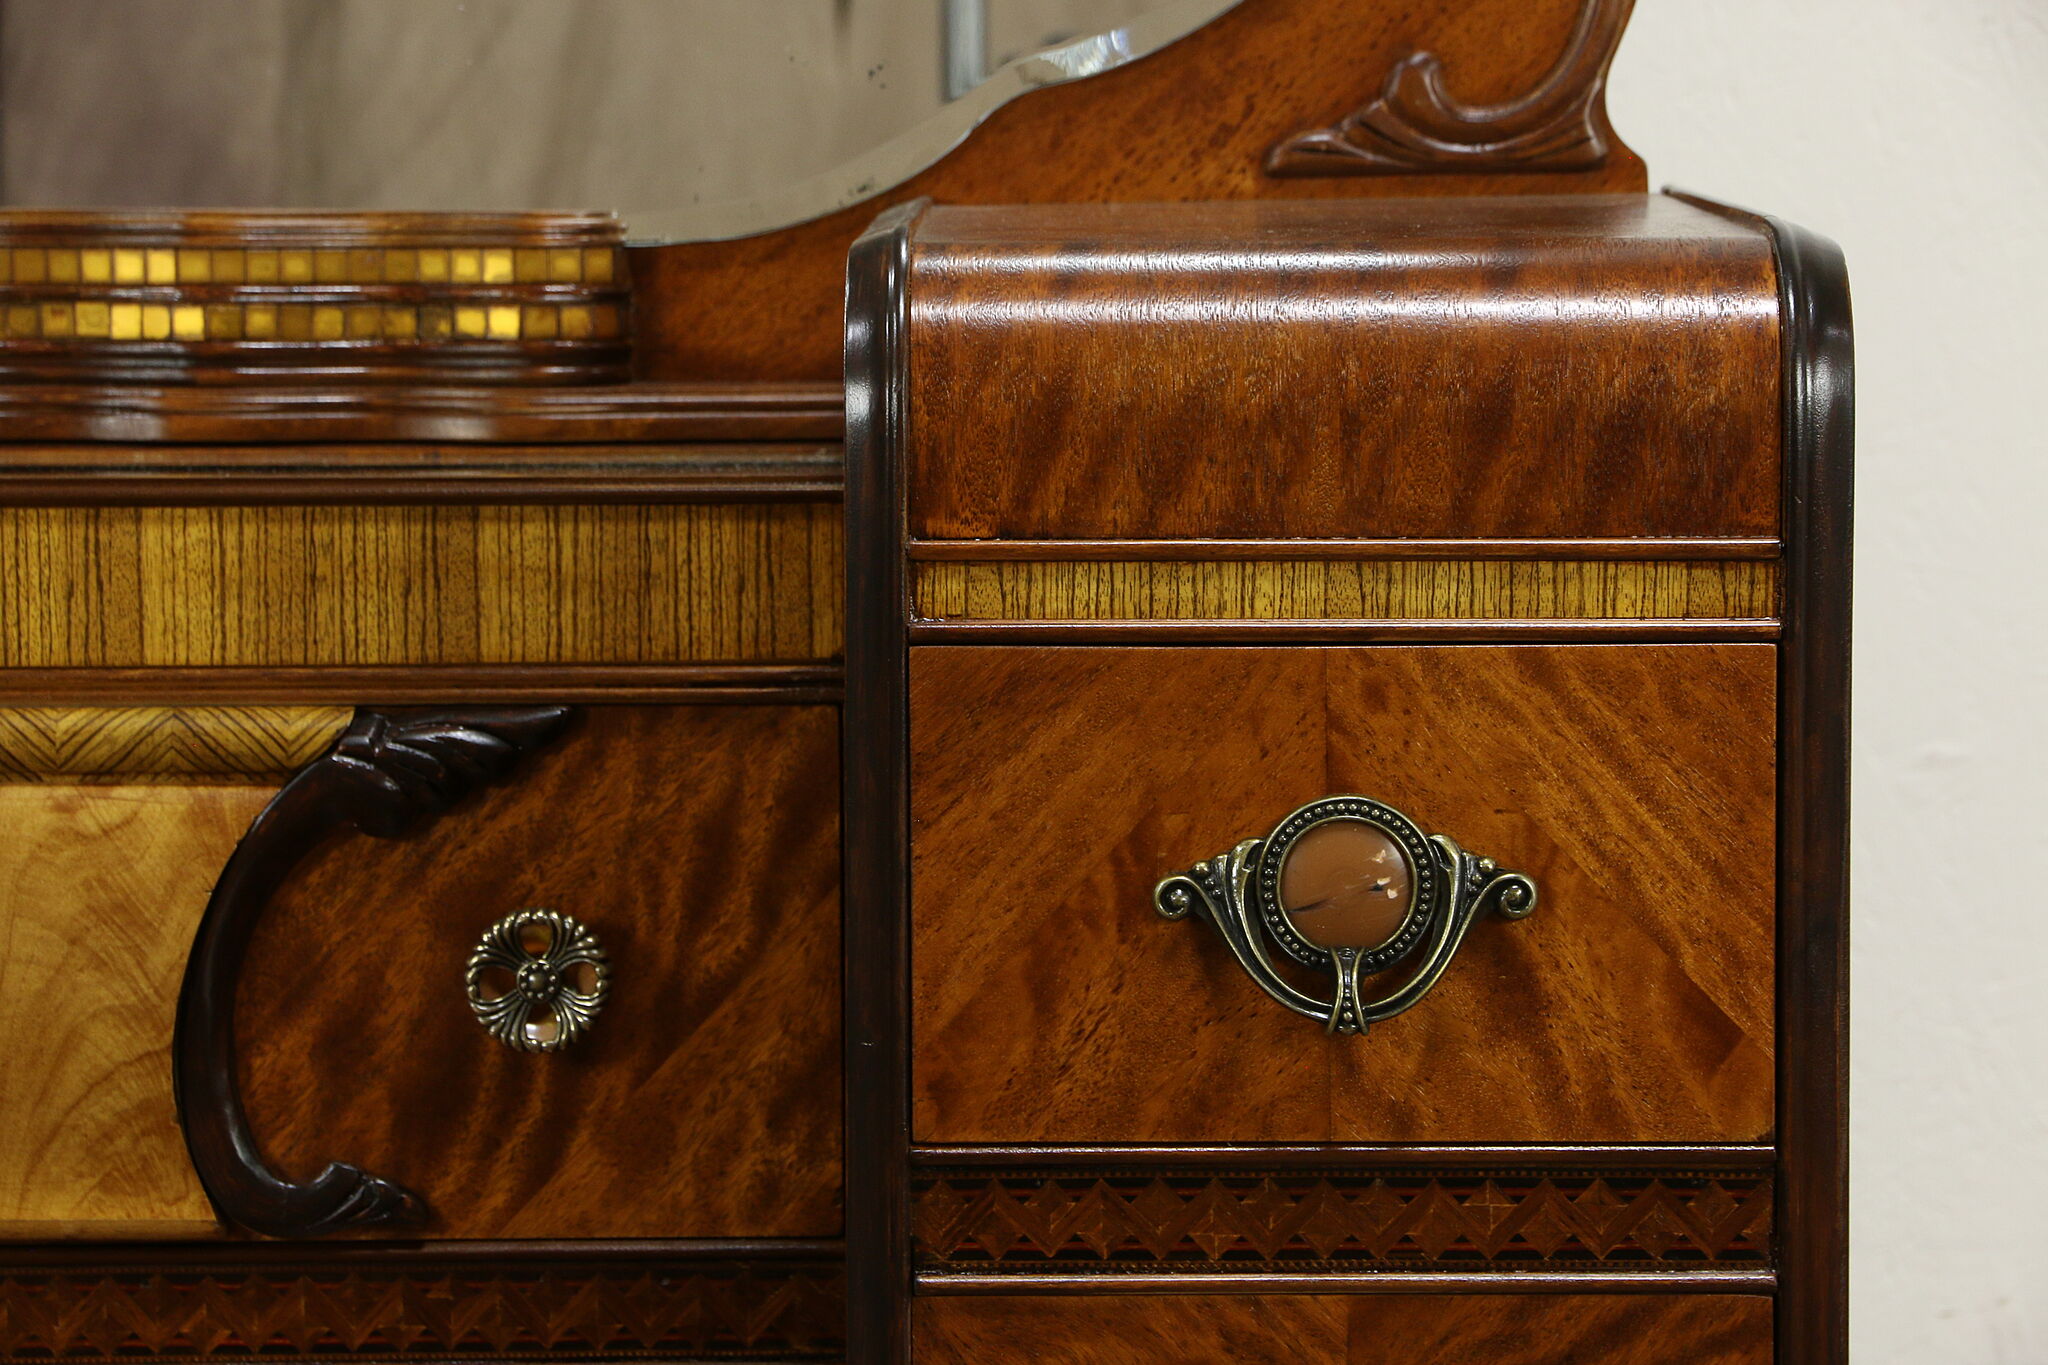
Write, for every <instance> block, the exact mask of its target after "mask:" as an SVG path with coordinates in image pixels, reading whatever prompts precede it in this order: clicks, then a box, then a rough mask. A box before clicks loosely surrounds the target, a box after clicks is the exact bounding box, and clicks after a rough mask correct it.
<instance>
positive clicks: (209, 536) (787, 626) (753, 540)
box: [0, 503, 842, 668]
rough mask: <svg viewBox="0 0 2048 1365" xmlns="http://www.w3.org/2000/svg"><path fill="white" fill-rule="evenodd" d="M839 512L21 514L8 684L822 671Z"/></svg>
mask: <svg viewBox="0 0 2048 1365" xmlns="http://www.w3.org/2000/svg"><path fill="white" fill-rule="evenodd" d="M840 540H841V531H840V516H839V508H838V507H837V506H836V505H833V504H823V503H803V504H750V505H728V504H713V505H690V504H679V505H661V506H646V507H636V506H622V505H611V506H580V507H579V506H488V507H463V506H441V507H404V506H395V507H352V506H334V507H206V508H189V507H183V508H180V507H140V508H116V507H108V508H61V507H58V508H34V507H31V508H18V507H17V508H0V666H4V667H7V668H81V667H138V666H154V667H215V668H226V667H262V666H276V667H291V666H319V665H327V666H367V665H399V664H415V665H435V664H520V663H560V664H673V663H688V662H713V661H716V662H743V661H767V660H778V661H792V662H794V661H807V660H820V659H830V658H834V657H836V656H837V655H838V653H839V641H840V615H841V610H842V605H841V591H840V581H841V570H840Z"/></svg>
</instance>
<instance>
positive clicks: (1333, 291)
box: [906, 195, 1779, 540]
mask: <svg viewBox="0 0 2048 1365" xmlns="http://www.w3.org/2000/svg"><path fill="white" fill-rule="evenodd" d="M912 250H913V253H914V265H913V269H914V270H915V276H914V284H913V287H912V289H911V291H910V324H909V325H910V335H909V342H908V344H909V346H910V348H911V351H912V354H913V355H914V357H915V358H914V361H913V363H912V365H911V367H910V408H909V415H908V416H909V431H908V441H907V451H906V458H907V460H908V465H909V471H910V474H909V477H910V483H911V494H910V509H911V510H910V526H911V532H912V534H913V535H916V536H920V537H927V538H931V539H943V538H997V539H1005V538H1026V539H1055V540H1057V539H1088V538H1091V537H1110V538H1147V539H1155V540H1158V539H1166V540H1171V539H1178V538H1194V539H1208V538H1219V537H1220V538H1251V537H1277V538H1293V537H1300V538H1313V537H1390V538H1391V537H1418V536H1419V537H1457V536H1473V537H1509V536H1514V537H1523V536H1528V537H1576V536H1591V537H1611V536H1656V537H1673V536H1690V537H1738V536H1769V535H1774V534H1775V533H1776V531H1777V526H1778V491H1779V489H1778V485H1779V473H1778V469H1779V463H1778V429H1779V411H1778V408H1779V393H1778V386H1779V377H1778V364H1777V357H1778V348H1779V338H1778V303H1777V282H1776V274H1775V271H1774V269H1773V266H1772V262H1771V248H1770V242H1769V240H1768V238H1767V236H1766V235H1765V234H1764V233H1762V232H1761V231H1758V230H1756V229H1754V228H1751V227H1748V226H1745V225H1742V224H1739V223H1736V222H1734V221H1732V220H1730V219H1728V218H1726V217H1724V216H1721V215H1719V214H1714V213H1709V212H1707V211H1705V210H1703V209H1700V208H1696V207H1694V206H1692V205H1690V204H1687V203H1684V202H1682V201H1679V200H1677V199H1673V198H1670V197H1668V196H1661V195H1660V196H1649V197H1645V196H1640V195H1635V196H1578V197H1568V198H1546V199H1526V198H1524V199H1478V200H1473V199H1458V200H1433V201H1402V202H1379V203H1370V204H1341V205H1340V204H1328V203H1323V204H1271V203H1251V204H1228V203H1226V204H1203V205H1172V206H1161V205H1109V206H1099V205H1071V206H1054V207H1042V208H1024V209H965V208H946V207H934V208H932V209H931V210H929V211H928V212H927V213H926V214H925V215H924V217H923V218H922V220H921V221H920V222H919V225H918V230H917V233H916V237H915V240H914V243H913V247H912Z"/></svg>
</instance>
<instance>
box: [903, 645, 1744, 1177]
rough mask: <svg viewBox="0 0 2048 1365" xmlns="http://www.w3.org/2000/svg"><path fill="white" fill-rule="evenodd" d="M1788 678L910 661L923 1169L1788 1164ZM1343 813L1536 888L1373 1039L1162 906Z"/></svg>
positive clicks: (1238, 655) (1582, 666)
mask: <svg viewBox="0 0 2048 1365" xmlns="http://www.w3.org/2000/svg"><path fill="white" fill-rule="evenodd" d="M1775 666H1776V650H1775V648H1774V647H1772V646H1768V645H1741V644H1736V645H1668V646H1665V645H1659V646H1651V645H1627V646H1621V645H1615V646H1597V645H1596V646H1584V645H1580V646H1478V645H1448V646H1381V647H1362V648H1327V649H1326V648H1292V649H1259V648H1246V649H1232V648H1199V649H1190V648H1179V649H1175V648H1165V649H1146V648H1121V647H1106V646H1105V647H1079V648H1074V647H1069V648H1024V647H1015V648H982V647H967V646H950V645H948V646H920V647H915V648H913V649H912V650H911V666H910V708H909V709H910V715H911V730H910V735H911V775H910V793H911V795H910V809H911V850H912V855H911V863H912V867H911V975H912V982H911V1000H912V1020H911V1038H912V1055H911V1070H912V1105H913V1110H912V1118H913V1123H912V1137H913V1140H914V1141H916V1142H920V1143H928V1144H949V1143H969V1144H971V1143H1055V1144H1056V1143H1176V1142H1217V1143H1233V1142H1366V1143H1378V1142H1417V1143H1449V1144H1455V1143H1525V1144H1540V1143H1633V1142H1662V1143H1681V1142H1692V1143H1722V1142H1750V1141H1755V1140H1757V1139H1760V1138H1765V1137H1767V1136H1768V1134H1769V1133H1770V1131H1771V1128H1772V1122H1773V1121H1772V1113H1773V1092H1774V1086H1773V1070H1772V1052H1773V1038H1772V1027H1773V1004H1772V988H1773V986H1772V967H1773V946H1772V940H1773V928H1774V910H1773V903H1774V889H1773V878H1774V874H1775V864H1774V857H1773V838H1774V804H1773V803H1774V780H1775V779H1774V765H1775V746H1776V739H1775V721H1774V716H1775V696H1774V689H1775V683H1774V670H1775ZM1333 793H1361V794H1364V795H1368V796H1372V797H1375V798H1377V799H1379V800H1381V801H1384V802H1387V803H1389V804H1390V805H1392V806H1395V807H1397V808H1399V809H1400V810H1402V811H1404V812H1406V813H1407V814H1408V815H1410V816H1412V817H1414V818H1415V819H1416V820H1417V821H1419V822H1420V823H1421V824H1422V825H1423V827H1424V828H1426V829H1427V830H1429V831H1432V832H1443V833H1446V834H1448V835H1450V836H1451V837H1453V838H1455V839H1456V840H1458V841H1459V842H1460V843H1461V844H1463V845H1464V846H1465V847H1466V848H1467V849H1470V850H1472V851H1473V852H1475V853H1480V854H1486V855H1489V856H1492V857H1494V858H1497V859H1499V861H1500V862H1501V864H1502V865H1503V866H1507V867H1512V868H1514V869H1516V870H1518V871H1521V872H1524V873H1527V874H1529V875H1530V876H1532V877H1533V878H1534V879H1535V881H1536V883H1537V885H1538V886H1539V888H1540V890H1541V904H1540V909H1539V911H1538V913H1536V914H1535V915H1533V916H1532V917H1530V918H1529V919H1527V920H1526V921H1521V922H1514V923H1510V922H1507V921H1505V920H1502V919H1498V918H1494V917H1490V916H1489V917H1486V918H1483V919H1481V920H1480V921H1479V922H1478V923H1477V924H1476V925H1475V927H1474V928H1473V929H1472V930H1471V932H1470V934H1469V935H1468V936H1467V938H1466V939H1465V941H1464V944H1463V946H1462V947H1461V948H1460V949H1459V950H1458V952H1457V954H1456V956H1455V958H1454V959H1453V960H1452V961H1451V963H1450V966H1449V968H1448V970H1447V971H1446V972H1445V974H1444V975H1443V977H1442V979H1441V981H1440V982H1439V984H1438V985H1437V986H1436V987H1435V989H1434V990H1433V991H1432V992H1431V993H1430V994H1428V995H1427V996H1426V997H1425V998H1424V999H1423V1000H1422V1001H1421V1003H1420V1004H1418V1005H1416V1006H1415V1007H1414V1008H1413V1009H1411V1010H1409V1011H1408V1012H1407V1013H1405V1014H1402V1015H1400V1016H1398V1017H1396V1018H1393V1019H1390V1020H1387V1021H1385V1022H1382V1023H1379V1024H1376V1025H1374V1026H1373V1027H1372V1028H1371V1029H1370V1030H1369V1031H1368V1032H1367V1034H1366V1035H1365V1036H1363V1037H1342V1036H1338V1037H1332V1036H1329V1035H1327V1034H1326V1033H1325V1032H1324V1030H1323V1029H1322V1028H1321V1027H1319V1026H1318V1025H1317V1024H1316V1023H1314V1022H1313V1021H1311V1020H1307V1019H1303V1018H1300V1017H1298V1016H1297V1015H1295V1014H1293V1013H1290V1012H1289V1011H1288V1010H1286V1009H1283V1008H1281V1007H1280V1006H1279V1005H1278V1004H1276V1003H1275V1002H1274V1001H1273V1000H1271V999H1269V998H1268V997H1267V996H1266V995H1264V994H1262V993H1261V991H1260V990H1259V989H1258V988H1257V987H1256V986H1255V985H1254V984H1253V982H1252V981H1251V979H1250V978H1249V977H1248V976H1247V974H1246V973H1245V972H1244V971H1243V970H1241V969H1240V967H1239V966H1238V964H1237V962H1236V961H1235V960H1234V959H1233V958H1232V956H1231V954H1230V952H1229V951H1228V950H1227V949H1226V948H1225V946H1224V944H1223V942H1222V941H1221V940H1220V938H1219V937H1218V936H1217V935H1216V934H1214V933H1212V932H1211V931H1210V930H1209V928H1208V927H1207V926H1205V925H1203V924H1200V923H1199V922H1196V921H1194V920H1192V919H1191V920H1188V921H1183V922H1180V923H1171V922H1167V921H1164V920H1162V919H1161V918H1160V916H1159V914H1158V913H1157V912H1156V911H1155V909H1154V905H1153V900H1152V894H1153V888H1154V884H1155V883H1156V882H1157V881H1158V880H1159V879H1160V878H1162V877H1164V876H1166V875H1168V874H1170V873H1175V872H1179V871H1182V870H1184V869H1186V868H1188V867H1189V866H1190V865H1191V864H1193V863H1195V862H1196V861H1197V860H1199V859H1204V858H1209V857H1211V856H1213V855H1216V854H1218V853H1221V852H1223V851H1225V850H1228V849H1230V848H1231V847H1232V846H1233V845H1234V844H1236V843H1237V842H1238V841H1239V840H1243V839H1248V838H1255V837H1259V836H1261V835H1264V834H1265V833H1267V832H1268V831H1269V830H1270V829H1271V828H1272V827H1273V826H1274V825H1275V824H1276V823H1277V822H1278V821H1279V820H1280V819H1281V818H1282V817H1283V816H1285V815H1286V814H1287V813H1288V812H1289V811H1291V810H1293V809H1295V808H1296V807H1297V806H1300V805H1302V804H1303V803H1305V802H1309V801H1312V800H1315V799H1317V798H1320V797H1323V796H1327V795H1330V794H1333Z"/></svg>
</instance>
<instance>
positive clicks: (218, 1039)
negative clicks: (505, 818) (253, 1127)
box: [173, 706, 569, 1237]
mask: <svg viewBox="0 0 2048 1365" xmlns="http://www.w3.org/2000/svg"><path fill="white" fill-rule="evenodd" d="M568 716H569V708H567V707H563V706H528V707H514V708H507V709H502V710H487V711H485V710H480V711H463V712H438V713H434V714H429V715H418V716H408V717H405V718H402V719H395V718H391V717H387V716H383V715H379V714H377V713H375V712H368V711H365V712H359V713H358V714H357V715H356V718H355V720H354V721H353V722H352V723H351V724H350V725H349V727H348V729H347V730H345V731H343V732H342V735H341V737H340V738H339V739H337V740H336V741H335V742H334V746H333V747H332V748H331V749H329V750H328V751H327V752H326V753H325V754H323V755H321V756H320V757H319V758H318V759H316V760H314V761H313V762H312V763H311V764H309V765H308V766H306V767H305V768H304V769H302V770H301V771H300V772H299V773H298V775H297V776H295V777H293V778H292V780H291V781H289V782H287V783H286V784H285V785H284V788H283V789H282V790H281V791H279V792H278V794H277V796H276V798H275V799H273V800H272V801H271V803H270V804H269V805H268V806H266V807H265V808H264V810H263V812H262V814H260V815H258V816H257V817H256V819H255V822H254V823H252V824H251V825H250V826H249V832H248V833H247V834H245V835H244V836H243V837H242V842H241V843H240V845H238V846H237V847H236V849H235V852H234V856H233V857H231V858H229V859H228V863H227V867H226V868H225V869H224V870H223V871H222V873H221V877H220V881H219V882H218V883H216V884H215V886H214V890H213V897H212V899H211V900H210V901H209V902H208V903H207V907H206V915H205V918H204V919H202V920H201V921H200V925H199V932H198V934H197V936H196V937H195V938H194V940H193V944H192V955H191V957H190V959H189V960H188V962H187V963H186V967H185V983H184V988H183V990H182V991H181V992H180V994H179V997H178V1022H177V1032H176V1038H175V1042H174V1045H173V1055H174V1059H175V1068H176V1069H175V1083H176V1088H177V1095H178V1111H179V1115H180V1117H181V1119H182V1120H183V1123H184V1127H185V1141H186V1145H187V1146H188V1147H189V1148H190V1149H191V1153H192V1164H193V1166H194V1168H195V1169H197V1170H198V1172H199V1179H200V1182H201V1183H202V1184H203V1185H204V1186H205V1187H206V1192H207V1194H208V1195H209V1196H210V1197H211V1198H212V1200H213V1202H214V1206H215V1207H216V1208H218V1209H219V1210H220V1213H221V1216H222V1217H223V1218H226V1219H228V1220H230V1221H232V1222H235V1223H239V1224H241V1225H242V1226H243V1227H246V1228H248V1229H250V1230H251V1231H254V1232H259V1233H264V1234H266V1235H269V1236H273V1237H319V1236H324V1235H326V1234H328V1233H331V1232H335V1231H338V1230H340V1229H342V1228H346V1227H352V1226H362V1225H366V1224H377V1223H411V1222H417V1221H419V1220H421V1219H422V1218H423V1217H424V1216H425V1213H426V1207H425V1205H424V1203H423V1202H422V1201H421V1199H420V1198H419V1196H418V1195H416V1194H414V1193H413V1192H411V1191H410V1190H406V1189H404V1188H402V1187H400V1186H398V1185H396V1184H393V1183H392V1182H390V1181H388V1180H384V1179H381V1178H379V1177H377V1176H374V1175H371V1174H370V1173H369V1172H367V1171H363V1170H361V1169H359V1168H357V1167H355V1166H350V1165H347V1164H345V1163H343V1162H338V1161H337V1162H330V1163H329V1164H328V1165H327V1167H326V1169H324V1170H322V1171H321V1172H320V1174H319V1175H317V1176H315V1177H314V1178H313V1179H312V1180H310V1181H308V1182H307V1183H305V1184H294V1183H292V1182H291V1181H289V1180H286V1179H285V1178H283V1177H282V1176H279V1175H278V1174H276V1173H275V1172H273V1171H271V1170H270V1169H269V1167H268V1166H266V1165H265V1164H264V1160H263V1156H262V1153H261V1151H260V1150H259V1148H258V1145H257V1142H256V1135H255V1134H254V1133H252V1132H251V1131H250V1129H249V1123H248V1119H247V1116H246V1115H245V1114H244V1112H243V1109H242V1099H241V1093H240V1088H239V1085H238V1083H237V1078H236V1072H235V1039H234V1014H235V983H236V979H237V977H238V976H239V975H240V972H241V967H242V959H243V957H244V955H245V953H246V951H247V949H248V945H249V935H250V931H251V930H252V929H253V928H254V927H255V924H256V921H257V920H258V919H259V918H261V916H262V914H263V911H264V908H265V906H266V905H267V904H268V903H269V901H270V898H271V896H272V895H273V894H274V893H275V892H276V891H277V889H278V887H279V886H281V885H282V884H283V883H284V880H285V878H286V877H287V876H289V875H290V873H291V871H292V869H293V867H295V866H296V865H297V864H298V862H299V860H300V859H301V858H302V857H304V856H305V855H306V854H307V853H308V852H310V851H311V850H312V849H313V848H314V847H315V846H316V845H317V844H319V843H320V842H321V841H323V840H324V839H326V838H328V837H329V836H330V835H333V834H336V833H339V832H341V831H344V830H347V829H349V828H354V829H357V830H360V831H361V832H362V833H365V834H369V835H372V836H374V837H377V838H380V839H390V838H397V837H399V836H401V835H405V834H409V833H412V832H414V831H415V830H417V829H419V828H420V827H421V826H422V825H424V824H425V823H427V822H428V821H430V820H431V819H432V818H433V817H435V816H436V815H439V814H440V813H441V812H442V811H445V810H447V809H448V808H449V807H450V806H452V805H454V804H455V803H456V802H458V801H460V800H461V799H462V798H463V797H464V796H466V795H467V794H468V793H469V792H470V791H472V790H473V789H475V788H477V787H480V786H484V785H487V784H489V783H492V782H495V781H498V780H500V779H502V778H504V777H505V776H507V775H508V774H509V773H510V771H511V769H512V767H513V766H514V765H515V764H516V763H517V762H518V761H519V759H520V758H521V757H523V756H524V755H525V754H527V753H529V752H530V751H532V750H534V749H536V748H539V747H540V746H542V745H544V744H546V743H547V742H548V741H550V740H551V739H553V738H554V737H555V736H556V735H558V734H559V733H560V732H561V730H562V728H563V726H564V724H565V723H566V721H567V719H568Z"/></svg>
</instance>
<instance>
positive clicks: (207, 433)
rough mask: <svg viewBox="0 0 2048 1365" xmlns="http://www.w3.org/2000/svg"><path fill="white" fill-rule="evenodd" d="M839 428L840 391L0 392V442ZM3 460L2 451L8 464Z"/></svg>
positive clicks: (635, 434)
mask: <svg viewBox="0 0 2048 1365" xmlns="http://www.w3.org/2000/svg"><path fill="white" fill-rule="evenodd" d="M844 422H845V416H844V406H843V399H842V390H841V388H840V386H839V385H838V384H836V383H821V382H809V383H716V384H700V383H638V384H626V385H617V386H600V385H589V386H584V385H562V386H558V387H554V388H545V387H534V388H520V387H516V386H505V387H496V388H493V387H487V386H482V385H475V386H463V387H445V386H427V385H421V386H413V385H405V386H403V387H398V386H394V387H388V388H379V387H376V386H373V385H355V386H326V387H306V388H283V387H276V388H265V387H263V386H261V385H237V386H232V387H230V386H225V385H223V386H205V385H191V386H187V387H183V388H165V387H149V386H146V385H127V384H102V385H79V384H12V385H0V430H5V431H6V433H7V439H8V440H9V441H10V442H30V441H33V442H42V443H54V442H67V441H109V442H119V443H127V444H142V443H150V444H154V443H169V444H179V443H186V444H190V443H198V442H215V441H218V442H228V443H232V444H237V445H246V444H252V443H256V442H305V443H322V444H337V443H349V442H367V441H412V442H422V443H426V442H433V443H444V444H445V443H458V442H461V443H479V442H481V443H501V444H508V445H527V444H589V443H601V444H624V443H628V442H641V441H836V440H838V439H839V437H840V433H841V432H842V431H843V430H844ZM7 451H8V447H7V446H5V445H0V464H4V463H5V460H4V457H5V455H6V453H7Z"/></svg>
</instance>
